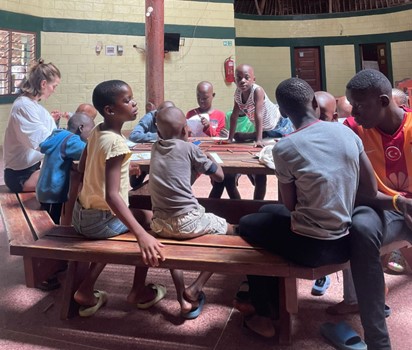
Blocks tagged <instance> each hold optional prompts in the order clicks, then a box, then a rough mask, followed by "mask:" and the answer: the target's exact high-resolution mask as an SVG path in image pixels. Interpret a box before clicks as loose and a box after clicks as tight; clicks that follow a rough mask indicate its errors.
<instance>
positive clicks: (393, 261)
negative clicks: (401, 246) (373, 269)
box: [388, 250, 406, 273]
mask: <svg viewBox="0 0 412 350" xmlns="http://www.w3.org/2000/svg"><path fill="white" fill-rule="evenodd" d="M388 269H389V270H392V271H394V272H397V273H402V272H404V271H405V269H406V263H405V259H404V258H403V256H402V254H401V252H400V251H399V250H394V251H393V252H392V253H391V255H390V257H389V261H388Z"/></svg>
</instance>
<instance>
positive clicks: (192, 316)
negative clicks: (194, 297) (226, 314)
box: [181, 292, 206, 320]
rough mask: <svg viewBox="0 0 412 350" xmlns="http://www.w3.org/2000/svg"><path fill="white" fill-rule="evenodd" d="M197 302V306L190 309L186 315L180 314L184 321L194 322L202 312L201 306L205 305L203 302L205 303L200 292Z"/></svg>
mask: <svg viewBox="0 0 412 350" xmlns="http://www.w3.org/2000/svg"><path fill="white" fill-rule="evenodd" d="M198 302H199V304H198V305H197V306H196V307H194V308H192V310H190V311H189V312H186V313H183V312H182V313H181V316H182V317H183V318H185V319H186V320H194V319H195V318H197V317H198V316H199V315H200V314H201V312H202V310H203V306H204V305H205V302H206V295H205V293H203V292H200V294H199V298H198Z"/></svg>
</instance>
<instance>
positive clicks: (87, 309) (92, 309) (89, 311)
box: [79, 290, 107, 317]
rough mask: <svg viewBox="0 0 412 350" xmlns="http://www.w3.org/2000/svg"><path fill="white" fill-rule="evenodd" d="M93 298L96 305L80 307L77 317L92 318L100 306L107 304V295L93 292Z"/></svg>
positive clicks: (97, 291)
mask: <svg viewBox="0 0 412 350" xmlns="http://www.w3.org/2000/svg"><path fill="white" fill-rule="evenodd" d="M93 294H94V296H95V297H96V298H97V304H96V305H93V306H80V309H79V316H81V317H90V316H93V315H94V314H95V313H96V312H97V311H98V310H99V309H100V308H101V307H102V306H104V305H105V304H106V303H107V293H106V292H103V291H100V290H95V291H94V292H93Z"/></svg>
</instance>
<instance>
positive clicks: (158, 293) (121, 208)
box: [72, 80, 166, 317]
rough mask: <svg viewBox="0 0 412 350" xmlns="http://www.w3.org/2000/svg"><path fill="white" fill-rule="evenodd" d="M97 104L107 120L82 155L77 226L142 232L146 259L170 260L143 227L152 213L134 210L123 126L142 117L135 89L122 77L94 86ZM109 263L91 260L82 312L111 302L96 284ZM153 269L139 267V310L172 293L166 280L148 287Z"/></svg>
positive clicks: (81, 293)
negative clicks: (130, 199)
mask: <svg viewBox="0 0 412 350" xmlns="http://www.w3.org/2000/svg"><path fill="white" fill-rule="evenodd" d="M93 105H94V106H95V107H96V109H97V110H98V111H99V113H100V114H101V115H102V116H103V118H104V121H103V123H100V124H98V125H97V126H96V127H95V128H94V129H93V131H92V133H91V134H90V136H89V138H88V144H87V147H86V148H85V150H84V152H83V154H82V157H81V159H80V164H79V171H80V172H84V178H83V186H82V189H81V191H80V193H79V196H78V199H77V201H76V204H75V206H74V210H73V221H72V223H73V226H74V228H75V229H76V231H77V232H79V233H80V234H82V235H83V236H85V237H87V238H89V239H105V238H110V237H114V236H117V235H120V234H122V233H125V232H127V231H130V232H132V233H133V234H134V236H136V239H137V243H138V244H139V246H140V250H141V254H142V259H143V262H144V263H145V264H146V265H150V266H158V265H159V259H160V260H164V256H163V252H162V247H163V245H162V244H161V243H160V242H159V241H158V240H157V239H156V238H154V237H153V236H151V235H150V234H149V233H147V232H146V231H145V229H144V228H143V227H142V225H145V223H147V224H148V223H149V222H150V217H149V214H148V213H147V211H146V212H145V211H136V212H132V211H131V210H130V209H129V165H130V156H131V151H130V149H129V147H128V146H127V144H126V139H125V137H124V136H123V135H122V127H123V124H124V123H125V122H128V121H132V120H135V119H136V116H137V111H138V109H137V104H136V102H135V100H134V99H133V93H132V90H131V88H130V86H129V85H127V84H126V83H125V82H123V81H121V80H109V81H105V82H102V83H100V84H99V85H97V86H96V87H95V89H94V91H93ZM140 222H141V223H142V224H140ZM104 267H105V264H103V263H91V264H90V267H89V270H88V271H87V273H86V277H85V279H84V280H83V281H82V282H81V284H80V286H79V288H78V290H77V291H76V293H75V294H74V299H75V301H76V302H77V303H79V304H80V305H81V307H80V310H79V315H80V316H82V317H88V316H92V315H94V314H95V313H96V311H97V310H99V308H100V307H102V306H103V305H104V304H105V303H106V302H107V294H106V292H104V291H98V290H95V288H94V284H95V283H96V280H97V278H98V277H99V275H100V273H101V272H102V271H103V269H104ZM147 270H148V268H147V267H137V266H136V268H135V275H134V281H133V287H132V290H131V292H130V293H129V295H128V297H127V301H128V302H129V303H131V304H133V305H135V306H137V308H138V309H148V308H149V307H151V306H152V305H154V304H155V303H157V302H158V301H160V300H161V299H162V298H163V297H164V296H165V294H166V288H165V287H164V286H162V285H156V284H149V285H147V286H145V280H146V275H147Z"/></svg>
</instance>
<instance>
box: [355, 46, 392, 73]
mask: <svg viewBox="0 0 412 350" xmlns="http://www.w3.org/2000/svg"><path fill="white" fill-rule="evenodd" d="M359 47H360V59H361V68H362V69H368V68H369V69H376V70H378V71H380V72H382V73H383V74H384V75H385V76H386V77H387V78H388V79H389V76H388V50H387V47H386V44H385V43H377V44H361V45H359Z"/></svg>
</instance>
